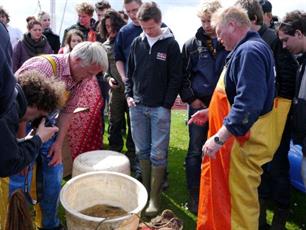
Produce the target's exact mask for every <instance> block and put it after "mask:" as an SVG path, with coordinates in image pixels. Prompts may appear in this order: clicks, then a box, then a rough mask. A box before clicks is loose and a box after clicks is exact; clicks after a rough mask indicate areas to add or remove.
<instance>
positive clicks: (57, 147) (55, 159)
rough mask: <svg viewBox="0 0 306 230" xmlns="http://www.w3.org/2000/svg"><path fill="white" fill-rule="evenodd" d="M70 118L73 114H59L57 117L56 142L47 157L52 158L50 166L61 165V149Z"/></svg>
mask: <svg viewBox="0 0 306 230" xmlns="http://www.w3.org/2000/svg"><path fill="white" fill-rule="evenodd" d="M72 118H73V113H62V112H61V113H60V115H59V118H58V124H57V126H58V128H59V132H58V135H57V138H56V141H55V142H54V143H53V145H52V146H51V148H50V150H49V156H51V157H52V160H51V161H50V163H49V165H50V166H52V165H57V164H60V163H62V147H63V143H64V140H65V136H66V134H67V131H68V128H69V126H70V122H71V120H72Z"/></svg>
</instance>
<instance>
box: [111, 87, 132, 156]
mask: <svg viewBox="0 0 306 230" xmlns="http://www.w3.org/2000/svg"><path fill="white" fill-rule="evenodd" d="M125 117H126V118H127V122H126V123H127V125H128V129H127V138H126V148H127V150H128V153H132V152H134V153H135V145H134V142H133V139H132V134H131V125H130V118H129V108H128V106H127V102H126V99H125V96H124V93H123V92H122V91H119V90H113V91H112V92H111V93H110V102H109V136H108V140H109V149H110V150H114V151H117V152H121V151H122V148H123V145H124V143H123V134H122V124H123V123H125Z"/></svg>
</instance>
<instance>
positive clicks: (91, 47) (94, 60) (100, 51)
mask: <svg viewBox="0 0 306 230" xmlns="http://www.w3.org/2000/svg"><path fill="white" fill-rule="evenodd" d="M70 55H71V56H72V57H75V58H80V59H81V60H82V61H81V63H82V65H83V66H89V65H95V64H96V65H99V66H101V67H102V69H103V71H107V69H108V58H107V53H106V51H105V49H104V47H103V46H102V44H101V43H100V42H88V41H86V42H81V43H79V44H77V45H76V46H75V47H74V48H73V49H72V51H71V53H70Z"/></svg>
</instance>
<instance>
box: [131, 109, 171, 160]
mask: <svg viewBox="0 0 306 230" xmlns="http://www.w3.org/2000/svg"><path fill="white" fill-rule="evenodd" d="M130 119H131V129H132V137H133V140H134V143H135V147H136V154H137V156H138V159H139V160H150V161H151V164H152V165H154V166H166V165H167V155H168V147H169V139H170V123H171V110H169V109H166V108H164V107H147V106H143V105H140V104H138V105H136V106H135V107H132V108H130Z"/></svg>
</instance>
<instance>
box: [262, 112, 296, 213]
mask: <svg viewBox="0 0 306 230" xmlns="http://www.w3.org/2000/svg"><path fill="white" fill-rule="evenodd" d="M288 117H289V116H288ZM290 140H291V122H290V120H289V119H287V122H286V125H285V129H284V132H283V135H282V139H281V143H280V146H279V147H278V149H277V151H276V152H275V155H274V157H273V159H272V161H271V162H269V163H267V164H265V165H263V167H262V168H263V170H264V172H263V174H262V176H261V184H260V186H259V188H258V192H259V198H260V199H271V200H272V201H274V202H275V203H276V205H277V207H278V208H283V209H287V208H289V206H290V187H291V186H290V177H289V167H290V166H289V160H288V152H289V149H290Z"/></svg>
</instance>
